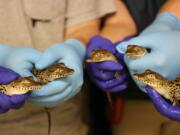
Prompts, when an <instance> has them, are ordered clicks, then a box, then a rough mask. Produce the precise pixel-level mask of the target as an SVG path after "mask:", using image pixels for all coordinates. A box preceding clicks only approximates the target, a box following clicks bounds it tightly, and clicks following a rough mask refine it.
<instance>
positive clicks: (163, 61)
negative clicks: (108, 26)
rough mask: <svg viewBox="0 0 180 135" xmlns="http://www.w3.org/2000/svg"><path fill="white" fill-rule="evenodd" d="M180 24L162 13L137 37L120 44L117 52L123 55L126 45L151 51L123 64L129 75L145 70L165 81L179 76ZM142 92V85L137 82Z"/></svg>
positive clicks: (173, 17) (127, 59)
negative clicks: (160, 76)
mask: <svg viewBox="0 0 180 135" xmlns="http://www.w3.org/2000/svg"><path fill="white" fill-rule="evenodd" d="M179 39H180V22H179V20H178V19H177V18H176V17H175V16H173V15H172V14H170V13H162V14H160V15H158V16H157V18H156V19H155V21H154V22H153V23H152V24H151V25H150V26H149V27H148V28H146V29H145V30H144V31H143V32H142V33H141V34H140V35H139V36H138V37H136V38H134V39H131V40H129V41H127V42H123V43H120V44H119V45H118V46H117V50H118V52H120V53H124V52H125V51H126V49H127V46H128V45H139V46H143V47H146V48H149V49H151V52H150V53H148V54H146V55H145V56H144V57H141V58H138V59H129V58H127V57H126V56H125V58H124V59H125V62H126V64H127V66H128V68H129V70H130V73H131V75H132V74H134V73H142V72H144V71H145V70H146V69H151V70H153V71H156V72H158V73H160V74H161V75H163V76H164V77H166V78H167V79H174V78H176V77H178V76H180V60H179V57H180V53H179V50H180V45H179V43H180V41H179ZM137 83H138V85H139V86H140V88H141V89H142V90H144V89H143V86H144V85H143V84H141V83H139V82H137Z"/></svg>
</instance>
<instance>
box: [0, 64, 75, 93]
mask: <svg viewBox="0 0 180 135" xmlns="http://www.w3.org/2000/svg"><path fill="white" fill-rule="evenodd" d="M32 72H33V74H34V76H35V77H36V78H37V81H35V80H34V79H33V77H21V78H19V79H17V80H14V81H12V82H11V83H9V84H0V92H2V93H4V94H6V95H9V96H11V95H15V94H25V93H27V92H28V91H31V90H37V89H40V88H41V87H42V86H43V84H46V83H48V82H50V81H53V80H56V79H60V78H64V77H67V76H69V75H72V74H73V73H74V70H73V69H70V68H68V67H67V66H66V65H65V64H63V63H57V64H55V65H52V66H50V67H48V68H46V69H43V70H41V71H38V70H36V69H35V68H33V70H32Z"/></svg>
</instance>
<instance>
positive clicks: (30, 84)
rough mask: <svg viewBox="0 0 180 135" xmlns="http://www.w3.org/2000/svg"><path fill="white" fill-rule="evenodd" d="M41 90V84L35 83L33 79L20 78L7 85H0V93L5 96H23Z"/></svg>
mask: <svg viewBox="0 0 180 135" xmlns="http://www.w3.org/2000/svg"><path fill="white" fill-rule="evenodd" d="M40 88H41V83H39V82H35V81H34V80H33V77H22V78H19V79H17V80H14V81H12V82H11V83H9V84H1V85H0V92H2V93H4V94H6V95H15V94H25V93H27V92H28V91H30V90H36V89H40Z"/></svg>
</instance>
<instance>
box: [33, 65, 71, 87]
mask: <svg viewBox="0 0 180 135" xmlns="http://www.w3.org/2000/svg"><path fill="white" fill-rule="evenodd" d="M32 73H33V74H34V75H35V76H36V78H37V81H38V82H40V83H42V84H46V83H48V82H51V81H53V80H56V79H60V78H65V77H67V76H69V75H72V74H73V73H74V70H73V69H70V68H68V67H67V66H66V65H65V64H64V63H57V64H55V65H52V66H50V67H48V68H46V69H43V70H36V69H35V68H33V69H32Z"/></svg>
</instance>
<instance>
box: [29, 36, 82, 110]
mask: <svg viewBox="0 0 180 135" xmlns="http://www.w3.org/2000/svg"><path fill="white" fill-rule="evenodd" d="M84 56H85V47H84V46H83V45H82V44H81V43H80V42H79V41H78V40H75V39H70V40H67V41H66V42H64V43H62V44H55V45H53V46H51V47H50V48H48V49H47V50H46V51H45V52H44V53H43V54H42V56H41V58H40V60H39V61H38V62H37V63H36V64H35V66H36V68H37V69H39V70H41V69H44V68H46V67H48V66H50V65H52V64H55V63H57V62H58V63H60V62H63V63H65V65H66V66H68V67H69V68H72V69H74V70H75V73H74V74H73V75H70V76H69V77H67V78H64V79H59V80H55V81H52V82H50V83H48V84H46V85H45V86H43V88H42V89H40V90H38V91H32V93H31V95H30V97H29V101H31V102H33V103H36V104H39V105H43V106H47V107H53V106H56V105H58V104H59V103H62V102H64V101H67V100H68V99H70V98H71V97H73V96H74V95H75V94H77V93H78V92H79V91H80V89H81V86H82V84H83V60H84Z"/></svg>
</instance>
